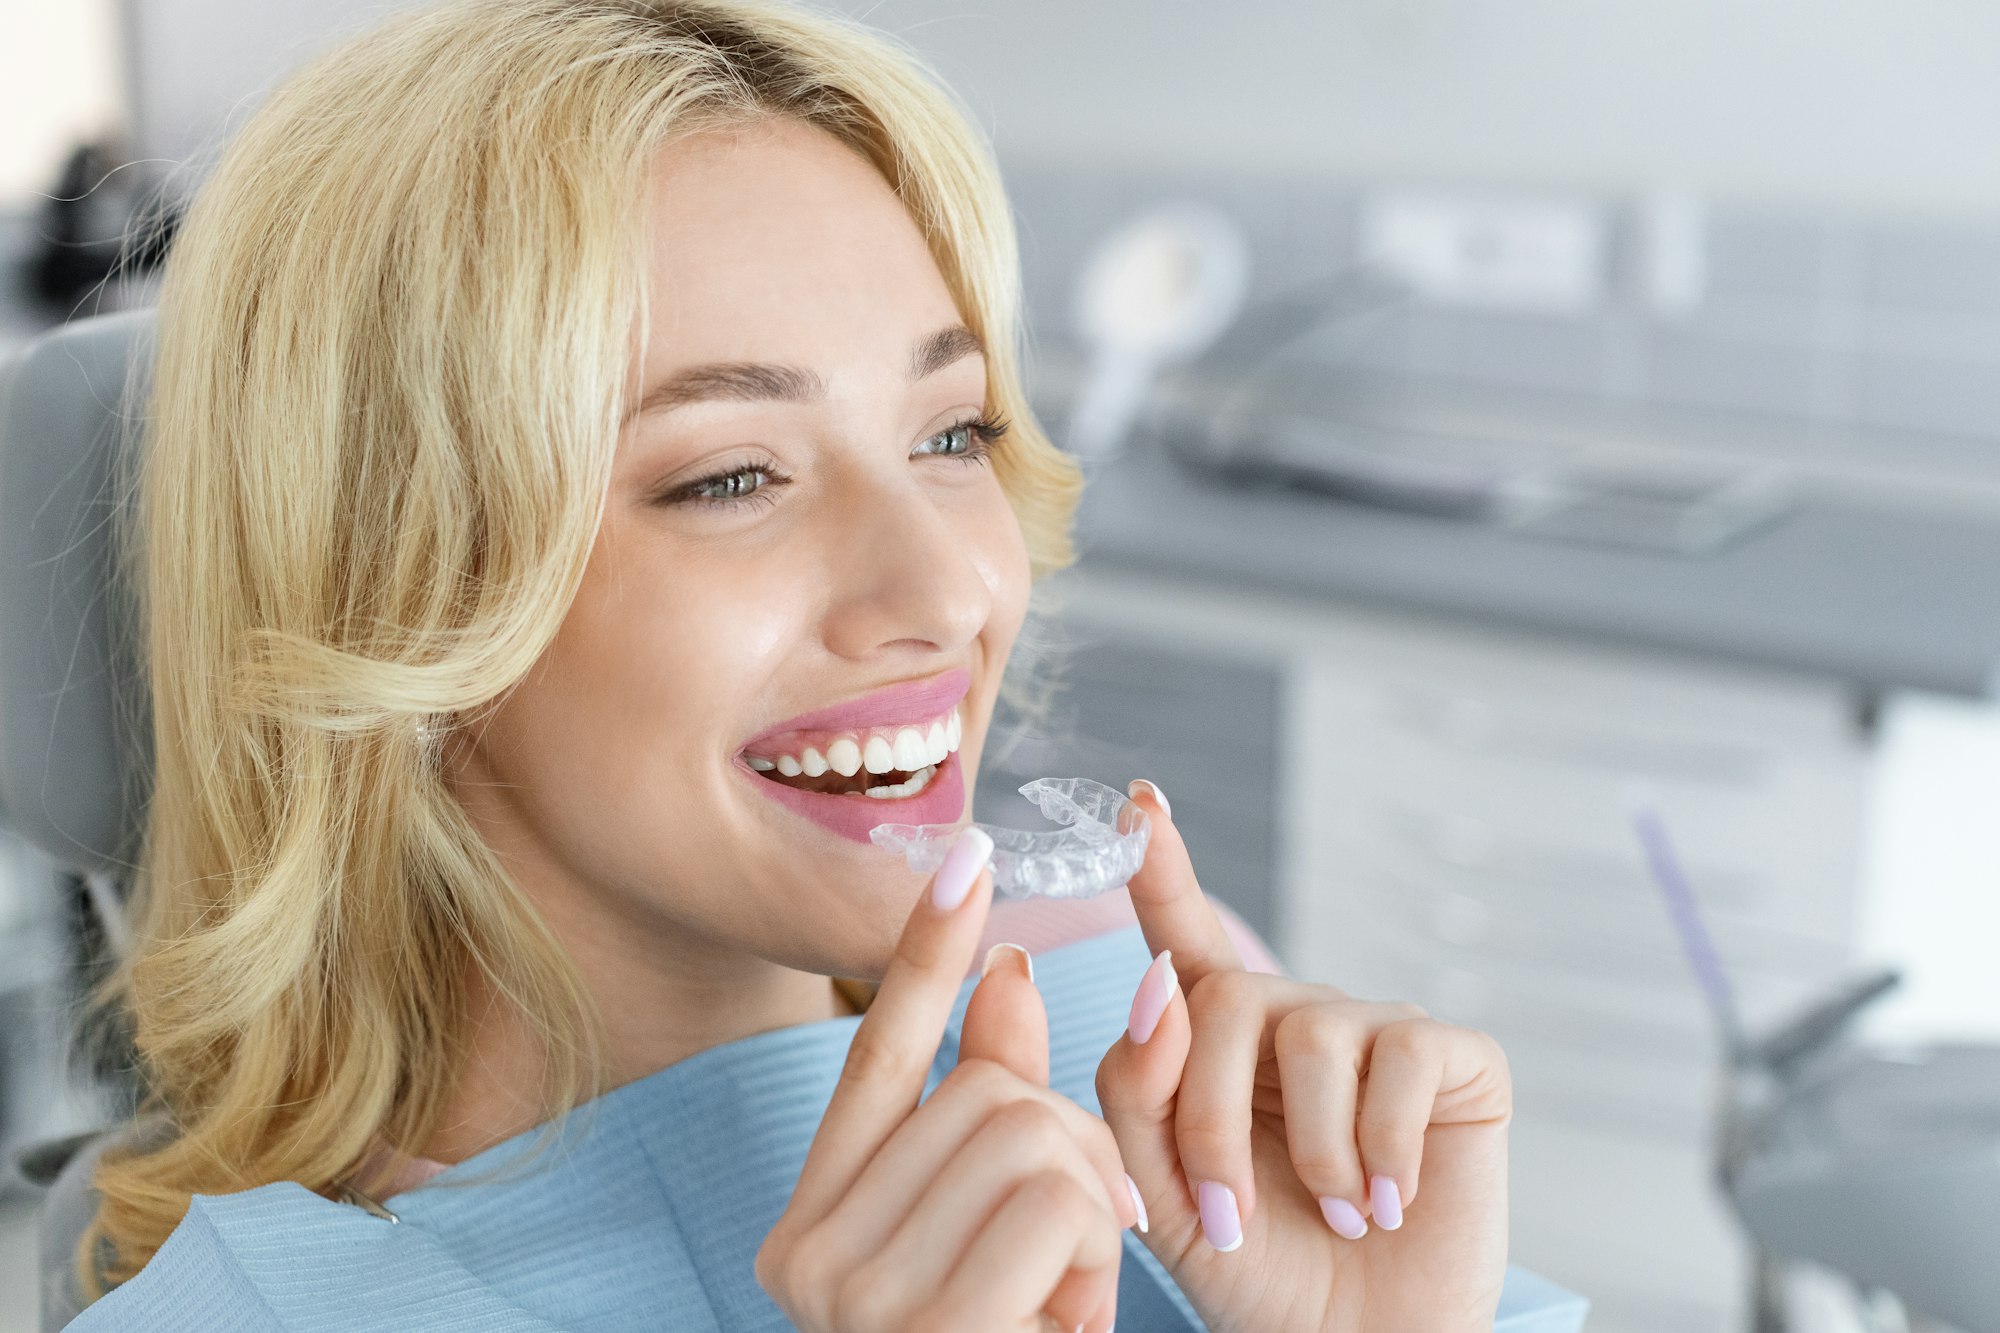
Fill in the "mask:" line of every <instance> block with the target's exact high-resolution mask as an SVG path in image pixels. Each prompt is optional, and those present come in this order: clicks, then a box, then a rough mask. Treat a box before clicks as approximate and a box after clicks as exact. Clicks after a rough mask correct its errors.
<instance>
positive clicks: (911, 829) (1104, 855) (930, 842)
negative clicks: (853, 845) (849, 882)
mask: <svg viewBox="0 0 2000 1333" xmlns="http://www.w3.org/2000/svg"><path fill="white" fill-rule="evenodd" d="M1020 792H1021V795H1023V796H1025V797H1027V798H1028V799H1029V800H1030V801H1032V802H1034V803H1035V805H1036V806H1037V807H1038V808H1039V809H1040V810H1041V812H1042V813H1043V814H1044V815H1046V816H1048V817H1049V818H1050V819H1052V820H1054V821H1055V822H1056V823H1058V824H1062V825H1064V826H1065V827H1063V828H1060V829H1053V830H1041V831H1036V830H1031V829H1017V828H1003V827H1001V826H1000V825H998V824H984V823H982V824H978V825H976V826H977V827H978V828H981V829H983V830H985V832H986V833H987V835H988V836H990V837H991V838H992V839H993V863H992V864H993V887H994V890H995V891H996V892H999V893H1001V894H1004V895H1006V896H1007V897H1009V898H1094V897H1096V896H1097V895H1098V894H1100V893H1103V892H1105V891H1106V890H1109V889H1115V888H1118V887H1119V886H1120V885H1122V884H1124V883H1125V882H1126V881H1127V880H1129V879H1131V878H1132V876H1133V874H1134V873H1135V872H1136V871H1137V870H1138V869H1139V866H1140V865H1141V864H1142V863H1143V862H1144V861H1145V859H1146V843H1147V841H1148V839H1149V838H1150V837H1151V836H1152V829H1153V826H1152V821H1151V820H1149V819H1148V818H1147V817H1146V812H1145V811H1144V810H1143V809H1141V808H1140V807H1139V806H1137V805H1134V804H1133V803H1132V801H1131V800H1129V799H1128V798H1127V797H1126V795H1125V793H1124V792H1121V791H1119V790H1117V789H1116V788H1114V787H1107V786H1105V785H1104V784H1103V783H1101V782H1092V781H1091V780H1090V779H1089V778H1036V779H1035V780H1034V781H1032V782H1028V783H1024V784H1022V786H1021V788H1020ZM963 827H964V825H961V824H878V825H876V826H875V827H874V828H873V829H871V830H870V831H869V834H868V836H869V839H870V840H871V841H873V842H874V844H875V845H876V846H877V847H880V848H882V849H883V850H884V851H887V852H893V853H896V854H898V855H900V856H902V858H903V860H904V862H905V863H906V864H907V865H908V866H909V867H910V869H912V870H914V871H917V872H919V873H920V874H926V875H928V874H930V873H932V872H933V871H935V870H936V869H937V868H938V867H939V866H940V865H942V864H944V856H945V853H946V852H947V851H948V850H950V848H951V844H952V840H953V839H954V838H956V837H957V836H958V834H959V832H960V831H961V829H963Z"/></svg>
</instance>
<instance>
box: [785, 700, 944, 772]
mask: <svg viewBox="0 0 2000 1333" xmlns="http://www.w3.org/2000/svg"><path fill="white" fill-rule="evenodd" d="M962 734H963V733H962V729H961V724H960V723H959V720H958V710H957V709H953V710H952V712H951V714H950V716H948V717H945V718H943V719H941V720H939V721H935V722H932V723H930V724H929V726H927V727H899V728H897V729H896V731H895V733H894V734H893V735H891V734H890V733H888V732H887V731H874V732H869V733H867V737H866V739H865V740H864V739H862V738H860V737H855V736H842V737H841V738H840V739H838V740H836V741H833V742H831V743H829V744H828V745H827V747H826V750H825V752H824V753H822V752H821V751H820V750H819V748H818V747H817V746H811V745H809V746H807V747H806V750H805V753H804V755H802V756H801V755H792V754H781V755H778V756H777V757H776V758H775V759H773V758H767V757H765V756H764V755H761V754H753V755H749V756H747V758H748V760H749V763H750V767H752V768H754V769H756V770H757V771H758V772H759V773H768V772H770V771H771V770H772V769H774V768H775V769H777V770H778V772H780V773H782V774H783V775H784V776H786V777H788V778H795V777H799V776H801V775H804V776H805V777H809V778H816V777H818V776H820V774H822V773H825V772H828V771H829V770H830V771H832V772H835V773H838V774H840V776H842V777H844V778H851V777H853V776H854V775H855V774H856V773H859V772H860V771H861V770H862V769H863V768H866V769H867V770H868V771H869V772H870V773H887V772H890V771H892V770H896V769H900V770H902V771H903V772H905V773H913V772H915V771H916V770H917V769H920V768H922V767H924V766H925V765H926V764H941V763H943V762H944V761H945V756H947V755H951V754H956V753H957V752H958V744H959V741H960V739H961V737H962ZM870 790H874V789H873V788H871V789H870Z"/></svg>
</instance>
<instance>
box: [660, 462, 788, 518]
mask: <svg viewBox="0 0 2000 1333" xmlns="http://www.w3.org/2000/svg"><path fill="white" fill-rule="evenodd" d="M790 481H791V478H790V477H787V476H785V475H784V474H783V473H781V472H779V471H778V470H777V469H775V468H772V467H767V466H766V465H764V464H762V463H738V464H735V465H733V466H731V467H727V468H724V469H723V470H722V471H720V472H712V473H710V474H709V475H708V476H706V477H703V478H701V479H700V480H699V481H691V482H689V483H688V484H687V485H685V486H681V487H678V488H676V489H675V490H673V491H670V492H669V493H667V494H666V495H663V496H661V497H660V499H659V503H661V504H669V505H680V504H685V505H695V506H698V507H700V508H703V509H736V508H739V507H741V506H743V505H753V504H770V503H772V500H773V497H772V496H771V494H770V492H771V491H772V490H773V489H775V488H776V487H779V486H783V485H785V484H786V483H788V482H790Z"/></svg>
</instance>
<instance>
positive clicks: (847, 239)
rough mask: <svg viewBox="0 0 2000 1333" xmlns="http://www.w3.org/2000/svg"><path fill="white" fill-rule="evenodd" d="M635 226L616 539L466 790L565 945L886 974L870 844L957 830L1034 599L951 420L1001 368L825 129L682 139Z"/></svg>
mask: <svg viewBox="0 0 2000 1333" xmlns="http://www.w3.org/2000/svg"><path fill="white" fill-rule="evenodd" d="M651 202H652V208H653V219H654V220H653V232H652V236H651V246H650V251H649V253H650V265H651V266H650V271H649V273H648V275H647V278H646V281H647V284H648V289H649V297H650V313H649V316H648V318H649V319H650V329H649V330H648V331H649V333H650V344H649V345H648V346H647V347H646V348H645V351H644V354H643V357H641V355H640V354H639V353H638V352H637V351H636V350H635V353H634V357H633V362H632V366H631V380H630V388H631V393H630V399H629V405H628V410H629V412H630V415H629V416H628V417H627V419H626V421H625V424H624V428H623V432H622V435H621V438H620V440H619V444H618V455H617V461H616V464H615V473H614V476H613V478H612V482H611V490H610V494H609V497H608V501H607V505H606V509H605V515H604V521H603V525H602V529H601V531H600V534H599V537H598V540H597V544H596V547H595V549H594V550H593V552H592V554H591V558H590V563H589V567H588V569H587V571H586V573H585V576H584V581H583V586H582V589H581V592H580V593H579V595H578V597H577V599H576V602H575V604H574V605H573V606H572V608H571V609H570V611H569V613H568V616H567V619H566V620H565V621H564V624H563V626H562V630H561V632H560V634H559V636H558V637H557V638H556V640H555V641H554V643H553V644H552V645H551V646H550V648H549V649H548V650H547V652H546V653H545V654H544V656H543V658H542V660H541V662H540V663H539V664H538V667H537V669H536V670H535V671H534V672H533V673H532V674H531V675H530V677H529V678H528V679H527V680H525V681H524V682H523V683H522V684H521V685H520V686H519V687H518V688H517V689H516V690H514V691H513V692H511V693H510V694H509V695H508V696H507V697H506V699H505V700H504V701H503V702H502V704H501V705H500V706H499V708H498V709H497V711H496V712H495V714H494V715H493V717H492V720H491V722H490V724H487V725H484V726H482V727H481V728H479V729H478V730H477V731H476V732H475V733H474V735H473V737H472V743H473V750H472V753H471V755H470V756H469V759H468V762H467V766H466V767H465V768H464V769H462V770H461V771H460V773H459V785H460V788H461V796H462V797H463V798H465V799H466V800H467V801H468V809H469V810H471V811H472V812H473V814H474V818H475V820H476V821H477V822H478V823H479V824H480V825H481V828H482V831H483V832H485V833H486V834H487V835H488V837H489V839H490V840H491V841H492V842H493V844H494V845H495V847H496V849H497V850H499V851H500V852H501V854H502V855H503V857H505V858H506V859H507V860H508V864H509V867H510V869H512V870H513V871H514V872H515V873H516V875H517V876H518V877H519V878H520V879H521V881H522V882H523V884H524V885H525V886H526V887H527V888H528V890H529V892H530V893H531V895H533V896H534V897H535V898H536V900H537V902H538V903H539V905H540V906H541V907H542V908H543V910H544V911H545V912H546V913H548V914H550V915H551V916H552V918H553V919H554V920H555V924H556V926H557V928H558V931H559V933H563V934H565V935H566V936H568V937H570V940H571V942H572V944H574V942H575V940H574V937H575V934H576V932H577V931H578V930H584V931H588V932H591V933H592V934H593V935H594V936H596V939H595V948H597V949H602V948H614V949H615V948H619V947H621V946H622V947H626V948H630V947H638V948H642V949H645V950H647V951H648V953H647V956H648V957H660V956H662V953H661V951H662V948H663V946H665V945H666V944H667V943H668V942H670V941H674V940H681V941H685V942H686V943H687V945H688V946H689V947H688V949H687V950H685V951H683V950H675V949H672V948H667V949H665V952H666V953H667V954H673V953H678V952H690V953H692V952H696V951H699V952H700V953H701V954H702V955H703V956H704V957H709V958H716V959H718V960H719V959H720V958H723V957H727V956H731V955H732V954H734V953H739V952H740V953H750V954H755V955H759V956H761V957H763V958H766V959H769V960H772V961H774V962H777V963H781V964H783V965H785V966H788V967H793V968H799V969H803V970H808V971H814V972H822V973H832V974H837V975H853V976H877V975H879V974H880V969H881V967H882V966H883V965H884V964H886V960H887V957H888V953H889V950H890V948H891V947H892V945H893V941H894V939H895V937H896V934H897V933H898V931H899V930H900V928H901V925H902V922H903V921H904V919H905V918H906V917H907V915H908V913H909V909H910V906H911V904H912V903H913V901H914V899H915V895H916V894H917V892H918V891H919V890H920V886H921V881H920V879H919V877H917V876H913V875H912V874H910V873H909V872H908V871H907V870H906V869H904V867H903V866H902V864H901V863H900V861H898V860H896V859H895V858H893V857H891V856H889V855H888V854H886V853H884V852H882V851H880V850H878V849H876V848H875V847H874V846H873V845H871V844H870V843H869V842H868V841H867V830H868V829H869V828H870V827H872V826H873V825H875V824H877V823H883V822H889V821H895V822H907V823H932V822H949V821H953V820H957V819H960V818H962V817H963V816H964V815H965V814H966V813H967V812H968V811H969V809H970V795H971V791H970V789H971V785H972V783H971V779H972V775H973V773H975V772H976V771H977V768H978V761H979V755H980V750H981V745H982V742H983V741H984V739H985V736H986V733H987V727H988V724H989V722H990V720H991V717H992V710H993V704H994V698H995V695H996V692H997V690H998V687H999V683H1000V676H1001V669H1002V667H1003V665H1004V664H1005V662H1006V660H1007V654H1008V650H1009V648H1010V647H1011V646H1012V644H1013V641H1014V637H1015V634H1016V631H1017V630H1018V629H1019V627H1020V624H1021V620H1022V616H1023V614H1024V612H1025V610H1026V606H1027V600H1028V586H1029V567H1028V557H1027V552H1026V549H1025V547H1024V545H1023V542H1022V537H1021V530H1020V527H1019V524H1018V523H1017V521H1016V519H1015V517H1014V514H1013V511H1012V509H1011V507H1010V506H1009V504H1008V501H1007V498H1006V496H1005V495H1004V494H1003V493H1002V491H1001V489H1000V484H999V482H998V480H997V478H996V476H995V474H994V471H993V468H992V466H991V464H990V462H989V461H987V460H986V459H984V458H983V457H981V455H982V454H983V452H984V450H985V448H986V443H987V442H986V440H984V439H983V438H982V437H981V435H980V433H979V431H978V430H977V429H976V428H975V427H973V426H971V425H969V424H968V423H973V422H975V421H978V420H979V419H980V418H981V414H982V412H983V409H984V407H985V403H986V367H985V361H984V358H983V356H982V355H981V352H980V349H979V345H978V343H977V341H976V340H975V339H974V338H972V336H971V335H970V334H969V333H968V332H966V330H965V328H964V325H963V321H962V320H961V318H960V315H959V313H958V310H957V308H956V306H955V304H954V302H953V300H952V296H951V293H950V291H949V289H948V288H947V287H946V285H945V282H944V279H943V277H942V276H941V275H940V273H939V272H938V269H937V266H936V264H935V263H934V262H933V260H932V258H931V255H930V252H929V250H928V249H927V248H926V246H925V244H924V240H923V237H922V235H921V234H920V233H919V231H918V230H917V227H916V225H915V224H914V223H913V222H912V221H911V219H910V217H909V216H908V214H907V213H906V212H905V211H904V209H903V206H902V204H901V203H900V202H899V201H898V200H897V198H896V197H895V195H894V194H893V193H892V192H891V191H890V189H889V187H888V185H887V184H886V183H885V182H884V181H883V179H882V178H881V176H880V175H879V174H878V173H877V172H876V171H875V169H874V168H873V167H872V166H870V165H869V164H868V163H867V162H865V161H864V160H862V159H861V158H860V157H859V156H858V155H856V154H855V153H854V152H852V151H851V150H850V149H848V148H847V147H845V146H844V145H842V144H840V143H839V142H838V141H836V140H835V139H833V138H831V137H830V136H828V135H826V134H824V133H823V132H821V131H819V130H815V129H812V128H809V127H806V126H804V125H801V124H798V123H796V122H791V121H774V122H770V123H765V124H758V125H753V126H746V127H743V128H741V129H738V130H733V131H728V132H715V133H707V134H703V135H701V136H697V137H693V138H689V139H684V140H682V141H680V142H678V143H676V144H674V145H673V146H671V147H669V148H668V149H667V150H665V151H664V152H663V153H662V154H661V156H660V158H659V159H658V161H657V163H656V166H655V171H654V175H653V179H652V182H651ZM635 342H636V340H635ZM954 719H955V722H954ZM933 724H935V726H934V725H933ZM954 739H955V741H956V749H955V752H952V753H949V754H948V755H946V757H945V758H944V759H943V761H942V762H941V763H934V762H933V761H934V759H935V758H936V756H937V755H938V754H939V753H940V752H941V750H943V749H944V748H945V747H946V746H948V745H949V744H950V743H951V742H952V741H953V740H954ZM857 759H858V760H859V767H858V768H855V763H856V761H857ZM794 760H797V761H798V768H799V769H800V770H801V771H797V772H794V771H793V770H794V763H793V761H794ZM871 760H872V761H873V763H872V764H871V762H870V761H871ZM884 764H886V765H887V766H888V768H889V770H890V771H888V772H886V773H873V772H871V771H870V770H871V768H880V767H882V766H883V765H884ZM771 765H776V767H770V766H771ZM843 768H854V769H855V771H854V772H853V773H852V775H851V776H850V775H846V774H843V773H842V772H841V771H840V770H841V769H843ZM814 773H817V776H814ZM869 786H873V787H876V788H878V789H880V788H889V789H890V792H889V794H888V795H886V796H885V795H867V794H861V790H862V789H863V788H865V787H869Z"/></svg>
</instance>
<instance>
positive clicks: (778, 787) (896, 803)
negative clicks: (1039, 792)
mask: <svg viewBox="0 0 2000 1333" xmlns="http://www.w3.org/2000/svg"><path fill="white" fill-rule="evenodd" d="M736 769H737V771H738V772H740V773H742V774H743V776H744V777H745V778H746V779H748V780H749V781H750V782H753V783H755V784H756V786H757V789H758V790H759V791H761V792H763V793H764V794H765V795H766V796H768V797H770V798H771V799H772V800H774V801H776V802H777V803H778V804H779V805H782V806H784V807H785V808H786V809H787V810H790V811H792V812H793V813H794V814H798V815H802V816H804V817H805V818H807V819H810V820H811V821H812V822H813V823H815V824H818V825H820V826H821V827H822V828H828V829H831V830H833V831H834V832H835V833H838V834H839V835H840V836H841V837H843V838H852V839H853V840H854V841H856V842H867V841H868V830H869V829H872V828H874V827H875V826H876V825H877V824H955V823H957V822H958V821H959V819H960V818H962V817H963V816H964V814H965V778H964V774H963V773H962V771H961V770H960V768H959V763H958V752H957V751H953V752H952V753H950V754H948V755H946V756H945V758H944V762H943V763H941V764H939V765H938V769H937V773H936V775H935V776H933V777H932V778H931V780H930V782H929V783H928V784H926V785H925V787H924V789H923V790H922V791H920V792H918V793H917V794H916V795H915V796H904V797H898V798H891V799H888V800H884V799H881V798H879V797H875V796H863V795H860V794H859V793H849V792H818V791H801V790H800V789H799V788H797V787H787V786H786V785H785V784H784V783H782V782H774V781H772V780H771V779H770V778H767V777H765V776H764V775H763V774H761V773H758V772H757V771H756V770H755V769H753V768H751V767H750V766H749V765H748V764H746V763H744V762H743V761H742V760H741V759H738V760H737V761H736Z"/></svg>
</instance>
